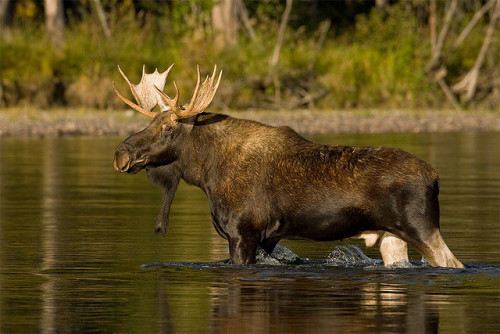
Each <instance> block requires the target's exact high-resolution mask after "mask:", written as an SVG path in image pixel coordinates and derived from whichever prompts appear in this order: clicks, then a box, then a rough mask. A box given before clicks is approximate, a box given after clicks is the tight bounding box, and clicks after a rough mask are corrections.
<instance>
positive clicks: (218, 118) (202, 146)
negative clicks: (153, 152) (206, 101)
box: [178, 113, 234, 191]
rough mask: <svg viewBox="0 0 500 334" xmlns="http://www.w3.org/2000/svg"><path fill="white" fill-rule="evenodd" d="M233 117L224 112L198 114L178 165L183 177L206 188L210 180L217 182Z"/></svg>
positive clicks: (189, 182)
mask: <svg viewBox="0 0 500 334" xmlns="http://www.w3.org/2000/svg"><path fill="white" fill-rule="evenodd" d="M231 120H234V119H233V118H231V117H229V116H227V115H223V114H208V113H207V114H205V113H203V114H200V115H198V116H196V119H195V121H194V124H193V127H192V130H191V132H190V134H189V137H188V138H186V140H185V143H184V145H183V150H182V153H181V154H180V158H179V161H178V163H179V165H180V168H181V170H182V178H183V179H184V181H186V182H187V183H188V184H191V185H195V186H198V187H200V188H201V189H203V190H205V191H206V185H207V183H208V182H212V183H213V182H214V175H212V174H214V173H215V174H217V173H218V172H219V171H218V170H217V168H218V166H220V162H221V158H222V157H223V156H225V153H226V152H224V150H225V146H226V145H225V143H226V142H227V141H228V140H229V139H228V137H231V134H230V133H228V131H231V130H230V126H228V123H231Z"/></svg>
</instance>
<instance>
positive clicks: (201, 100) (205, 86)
mask: <svg viewBox="0 0 500 334" xmlns="http://www.w3.org/2000/svg"><path fill="white" fill-rule="evenodd" d="M196 70H197V72H198V81H197V82H196V87H195V89H194V93H193V97H192V98H191V101H190V102H189V105H188V106H187V107H186V108H184V107H183V106H180V105H179V104H178V100H179V89H178V88H177V85H176V84H175V82H174V86H175V97H174V98H173V99H171V98H170V97H169V96H168V95H167V94H165V93H163V91H162V90H163V87H162V89H160V87H156V91H157V92H158V93H159V94H160V96H161V97H162V98H163V100H164V101H165V102H166V103H167V104H168V105H169V107H170V109H171V110H172V111H173V112H174V113H175V115H176V117H177V119H182V118H189V117H191V116H194V115H197V114H199V113H200V112H202V111H203V110H205V109H206V108H207V107H208V105H209V104H210V103H211V102H212V99H213V98H214V95H215V93H216V92H217V88H218V87H219V83H220V79H221V77H222V70H221V71H220V73H219V78H218V79H217V82H214V80H215V74H216V72H217V65H215V66H214V72H213V73H212V76H210V77H209V76H207V78H206V79H205V81H203V83H202V84H201V87H200V67H199V66H196Z"/></svg>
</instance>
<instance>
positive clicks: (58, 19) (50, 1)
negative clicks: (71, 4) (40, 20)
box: [45, 0, 64, 50]
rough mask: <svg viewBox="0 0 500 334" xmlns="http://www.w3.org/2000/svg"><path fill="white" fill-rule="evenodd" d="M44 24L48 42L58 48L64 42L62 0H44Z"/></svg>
mask: <svg viewBox="0 0 500 334" xmlns="http://www.w3.org/2000/svg"><path fill="white" fill-rule="evenodd" d="M45 24H46V26H47V36H48V37H49V40H50V42H51V43H52V45H53V46H54V48H55V49H56V50H60V49H61V48H62V46H63V44H64V8H63V0H45Z"/></svg>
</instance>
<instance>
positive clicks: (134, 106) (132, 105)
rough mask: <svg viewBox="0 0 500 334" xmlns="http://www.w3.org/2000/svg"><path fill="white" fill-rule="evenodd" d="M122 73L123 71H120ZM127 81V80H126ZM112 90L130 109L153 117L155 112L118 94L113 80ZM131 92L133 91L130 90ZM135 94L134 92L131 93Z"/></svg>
mask: <svg viewBox="0 0 500 334" xmlns="http://www.w3.org/2000/svg"><path fill="white" fill-rule="evenodd" d="M122 74H123V73H122ZM127 81H128V80H127ZM113 90H114V91H115V93H116V95H118V97H119V98H120V99H122V101H123V102H125V103H126V104H128V106H129V107H131V108H132V109H135V110H137V111H138V112H140V113H141V114H143V115H146V116H148V117H150V118H153V117H155V116H156V114H155V113H154V112H151V111H148V110H146V109H144V108H142V107H141V106H139V105H137V104H135V103H134V102H132V101H130V100H129V99H127V98H126V97H125V96H123V95H122V94H120V92H119V91H118V89H116V85H115V82H114V81H113ZM132 92H133V91H132ZM133 94H134V95H135V93H133Z"/></svg>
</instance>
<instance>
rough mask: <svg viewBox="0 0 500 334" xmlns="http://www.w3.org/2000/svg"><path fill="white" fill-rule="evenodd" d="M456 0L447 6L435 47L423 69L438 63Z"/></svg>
mask: <svg viewBox="0 0 500 334" xmlns="http://www.w3.org/2000/svg"><path fill="white" fill-rule="evenodd" d="M457 4H458V0H451V3H450V6H449V7H448V9H447V11H446V14H445V18H444V22H443V26H442V27H441V31H440V32H439V37H438V40H437V42H436V47H435V48H434V50H433V52H432V58H431V60H430V61H429V62H428V63H427V65H426V66H425V70H426V71H427V72H429V71H431V70H433V69H435V68H436V67H437V66H438V65H439V58H440V57H441V52H442V51H443V46H444V41H445V39H446V36H447V35H448V31H449V29H450V25H451V21H452V19H453V14H454V13H455V10H456V9H457Z"/></svg>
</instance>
